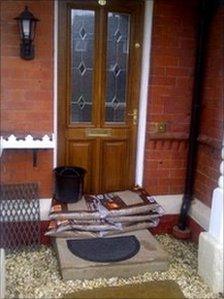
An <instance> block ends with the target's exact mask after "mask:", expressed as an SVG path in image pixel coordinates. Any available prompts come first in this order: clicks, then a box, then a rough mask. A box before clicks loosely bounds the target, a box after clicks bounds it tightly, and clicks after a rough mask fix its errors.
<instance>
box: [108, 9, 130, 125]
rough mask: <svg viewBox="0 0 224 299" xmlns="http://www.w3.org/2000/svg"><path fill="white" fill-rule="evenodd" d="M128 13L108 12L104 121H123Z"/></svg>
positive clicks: (127, 47)
mask: <svg viewBox="0 0 224 299" xmlns="http://www.w3.org/2000/svg"><path fill="white" fill-rule="evenodd" d="M129 35H130V15H128V14H123V13H108V27H107V87H106V103H105V109H106V122H124V121H125V112H126V94H127V72H128V57H129Z"/></svg>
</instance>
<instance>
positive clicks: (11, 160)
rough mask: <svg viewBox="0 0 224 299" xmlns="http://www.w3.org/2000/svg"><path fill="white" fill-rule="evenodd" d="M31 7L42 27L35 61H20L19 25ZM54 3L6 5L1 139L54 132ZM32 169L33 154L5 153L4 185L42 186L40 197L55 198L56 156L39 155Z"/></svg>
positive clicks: (49, 153)
mask: <svg viewBox="0 0 224 299" xmlns="http://www.w3.org/2000/svg"><path fill="white" fill-rule="evenodd" d="M25 5H28V7H29V9H30V11H31V12H32V13H33V14H34V15H35V16H36V17H37V18H39V19H40V22H39V23H38V24H37V30H36V38H35V41H34V44H35V52H36V54H35V59H34V60H31V61H26V60H23V59H21V58H20V56H19V45H20V38H19V32H18V26H17V23H16V21H15V20H14V18H15V17H17V16H18V15H19V14H20V13H21V12H22V11H23V9H24V6H25ZM53 11H54V10H53V1H48V0H45V1H41V0H33V1H31V0H28V1H17V0H16V1H15V0H13V1H11V0H10V1H4V0H3V1H1V134H2V135H4V136H8V135H10V134H12V133H13V134H16V135H17V136H21V137H23V136H25V135H27V134H32V135H33V136H35V137H39V136H43V135H45V134H51V133H52V132H53ZM37 163H38V165H37V167H36V168H33V166H32V152H31V151H22V150H14V151H12V150H7V151H4V153H3V156H2V158H1V182H2V183H18V182H30V181H37V182H38V183H39V186H40V196H41V197H45V196H50V195H51V193H52V174H51V172H52V163H53V162H52V151H51V150H46V151H40V152H39V153H38V162H37Z"/></svg>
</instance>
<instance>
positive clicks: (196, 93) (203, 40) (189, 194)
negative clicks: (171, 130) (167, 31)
mask: <svg viewBox="0 0 224 299" xmlns="http://www.w3.org/2000/svg"><path fill="white" fill-rule="evenodd" d="M222 1H223V0H222ZM219 3H221V1H220V0H219V1H218V0H202V2H201V3H200V5H201V7H200V10H201V16H200V21H199V26H198V39H197V51H196V63H195V74H194V88H193V98H192V110H191V123H190V134H189V149H188V157H187V170H186V181H185V191H184V196H183V201H182V207H181V211H180V218H179V223H178V228H179V229H180V230H181V231H184V230H185V229H186V227H187V215H188V212H189V209H190V206H191V201H192V198H193V191H194V177H195V175H194V174H195V170H196V164H197V145H198V142H197V138H198V135H199V129H200V114H201V102H202V96H203V95H202V91H203V79H204V70H205V59H206V49H207V46H208V35H209V28H210V24H211V20H212V17H213V16H214V14H215V11H216V9H217V7H218V5H219Z"/></svg>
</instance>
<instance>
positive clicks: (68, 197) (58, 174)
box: [54, 166, 86, 203]
mask: <svg viewBox="0 0 224 299" xmlns="http://www.w3.org/2000/svg"><path fill="white" fill-rule="evenodd" d="M85 173H86V170H85V169H84V168H81V167H66V166H61V167H57V168H55V169H54V174H55V199H56V200H58V201H60V202H64V203H69V202H70V203H72V202H77V201H78V200H80V199H81V198H82V195H83V186H84V176H85Z"/></svg>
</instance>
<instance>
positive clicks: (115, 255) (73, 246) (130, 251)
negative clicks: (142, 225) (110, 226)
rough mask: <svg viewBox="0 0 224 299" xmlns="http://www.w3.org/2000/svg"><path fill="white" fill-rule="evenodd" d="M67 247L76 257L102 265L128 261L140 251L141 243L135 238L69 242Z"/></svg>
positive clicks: (125, 237)
mask: <svg viewBox="0 0 224 299" xmlns="http://www.w3.org/2000/svg"><path fill="white" fill-rule="evenodd" d="M67 246H68V249H69V250H70V251H71V252H72V253H73V254H75V255H76V256H78V257H80V258H82V259H84V260H87V261H92V262H101V263H109V262H120V261H124V260H127V259H129V258H132V257H133V256H135V255H136V254H137V253H138V251H139V249H140V243H139V241H138V239H137V238H136V237H135V236H124V237H114V238H96V239H80V240H67Z"/></svg>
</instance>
